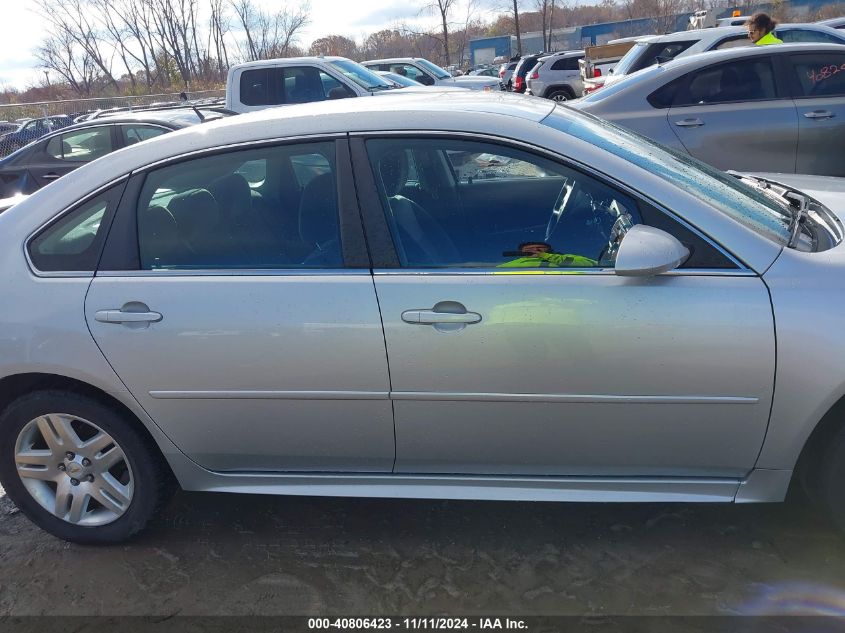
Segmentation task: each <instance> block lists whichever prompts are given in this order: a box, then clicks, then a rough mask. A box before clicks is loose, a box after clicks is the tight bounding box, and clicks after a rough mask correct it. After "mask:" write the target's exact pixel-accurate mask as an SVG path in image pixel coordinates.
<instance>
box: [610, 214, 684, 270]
mask: <svg viewBox="0 0 845 633" xmlns="http://www.w3.org/2000/svg"><path fill="white" fill-rule="evenodd" d="M689 256H690V252H689V249H688V248H687V247H686V246H684V245H683V244H681V243H680V242H679V241H678V240H677V239H676V238H675V237H674V236H672V235H669V234H668V233H667V232H666V231H661V230H660V229H656V228H654V227H653V226H646V225H644V224H635V225H634V226H632V227H631V228H630V229H629V230H628V232H627V233H626V234H625V237H623V238H622V242H621V243H620V244H619V251H618V252H617V253H616V266H615V268H614V270H615V272H616V274H617V275H621V276H623V277H650V276H653V275H659V274H660V273H665V272H666V271H669V270H674V269H675V268H677V267H678V266H680V265H681V264H683V263H684V262H685V261H686V259H687V258H688V257H689Z"/></svg>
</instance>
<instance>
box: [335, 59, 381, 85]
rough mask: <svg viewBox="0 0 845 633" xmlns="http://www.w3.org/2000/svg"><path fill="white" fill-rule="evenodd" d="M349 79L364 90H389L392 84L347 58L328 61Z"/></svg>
mask: <svg viewBox="0 0 845 633" xmlns="http://www.w3.org/2000/svg"><path fill="white" fill-rule="evenodd" d="M329 65H330V66H333V67H334V68H336V69H337V70H339V71H340V72H342V73H343V75H344V76H345V77H346V78H347V79H349V80H350V81H354V82H355V83H356V84H358V85H359V86H362V87H363V88H365V89H366V90H390V88H392V86H391V85H390V84H389V83H388V82H386V81H385V80H384V79H382V78H381V77H379V76H378V75H376V74H375V73H374V72H373V71H371V70H367V69H366V68H364V67H363V66H362V65H361V64H358V63H356V62H353V61H350V60H348V59H336V60H334V61H330V62H329Z"/></svg>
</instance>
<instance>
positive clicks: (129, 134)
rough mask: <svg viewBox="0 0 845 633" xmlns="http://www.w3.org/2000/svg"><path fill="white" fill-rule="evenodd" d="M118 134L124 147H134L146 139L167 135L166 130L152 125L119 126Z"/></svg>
mask: <svg viewBox="0 0 845 633" xmlns="http://www.w3.org/2000/svg"><path fill="white" fill-rule="evenodd" d="M120 133H121V135H122V136H123V144H124V145H134V144H135V143H140V142H141V141H146V140H147V139H151V138H155V137H156V136H161V135H162V134H165V133H167V130H166V129H164V128H161V127H157V126H153V125H121V126H120Z"/></svg>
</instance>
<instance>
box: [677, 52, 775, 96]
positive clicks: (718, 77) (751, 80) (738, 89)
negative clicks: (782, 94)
mask: <svg viewBox="0 0 845 633" xmlns="http://www.w3.org/2000/svg"><path fill="white" fill-rule="evenodd" d="M686 77H687V81H686V82H684V83H683V84H679V85H678V86H677V87H676V89H675V92H674V94H673V95H672V107H681V106H695V105H711V104H718V103H734V102H738V101H766V100H769V99H776V98H777V91H776V89H775V79H774V73H773V72H772V65H771V62H770V61H769V60H768V59H747V60H742V61H738V62H730V63H727V64H719V65H718V66H710V67H708V68H703V69H701V70H698V71H695V72H693V73H690V74H689V75H687V76H686ZM666 97H668V95H663V98H666Z"/></svg>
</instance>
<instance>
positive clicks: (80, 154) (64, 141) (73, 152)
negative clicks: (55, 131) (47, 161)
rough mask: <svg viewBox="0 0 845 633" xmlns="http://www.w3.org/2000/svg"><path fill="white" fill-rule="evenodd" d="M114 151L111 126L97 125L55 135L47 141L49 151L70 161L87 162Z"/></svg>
mask: <svg viewBox="0 0 845 633" xmlns="http://www.w3.org/2000/svg"><path fill="white" fill-rule="evenodd" d="M112 151H114V147H113V146H112V139H111V128H110V127H108V126H102V127H96V128H91V129H86V130H79V131H76V132H68V133H67V134H62V135H60V136H54V137H53V138H51V139H50V142H49V143H47V153H48V154H49V155H50V156H52V157H53V158H56V159H58V160H64V161H67V162H70V163H87V162H90V161H92V160H94V159H95V158H100V156H105V155H106V154H108V153H110V152H112Z"/></svg>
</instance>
